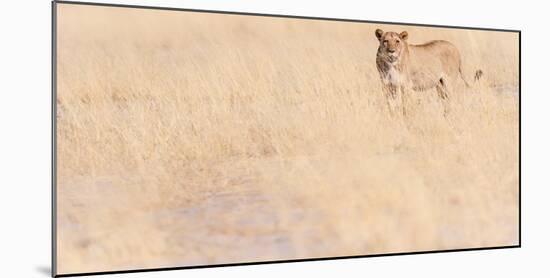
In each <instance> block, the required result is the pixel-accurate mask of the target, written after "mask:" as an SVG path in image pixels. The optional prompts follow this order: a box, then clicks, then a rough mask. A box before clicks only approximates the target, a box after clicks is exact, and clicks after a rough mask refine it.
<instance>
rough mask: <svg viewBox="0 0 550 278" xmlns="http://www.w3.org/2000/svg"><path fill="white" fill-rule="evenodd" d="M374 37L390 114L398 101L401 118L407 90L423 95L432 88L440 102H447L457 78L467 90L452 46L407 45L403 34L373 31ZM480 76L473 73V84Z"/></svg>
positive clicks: (437, 43)
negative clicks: (449, 90)
mask: <svg viewBox="0 0 550 278" xmlns="http://www.w3.org/2000/svg"><path fill="white" fill-rule="evenodd" d="M375 34H376V38H378V40H379V42H380V46H379V47H378V52H377V53H376V67H377V68H378V72H379V73H380V78H381V80H382V82H383V83H384V87H385V89H386V91H387V94H388V105H389V106H390V110H394V107H395V105H392V103H393V102H394V101H396V100H397V98H400V99H401V106H402V109H403V110H402V112H403V114H405V103H404V101H405V96H404V94H405V90H407V89H412V90H414V91H424V90H427V89H431V88H434V87H435V88H436V90H437V92H438V94H439V96H440V97H441V99H447V98H448V87H449V85H453V86H454V85H456V82H457V80H458V79H459V78H460V79H462V82H463V84H465V85H466V86H467V87H470V84H469V83H468V82H467V81H466V79H465V78H464V75H463V74H462V69H461V61H460V52H459V51H458V49H457V48H456V47H455V46H454V45H453V44H452V43H450V42H448V41H442V40H435V41H430V42H427V43H425V44H420V45H412V44H408V43H407V39H408V37H409V35H408V33H407V32H406V31H403V32H401V33H399V34H398V33H396V32H384V31H382V30H380V29H377V30H376V32H375ZM481 75H482V72H481V70H477V71H476V73H475V76H474V80H477V79H479V78H480V77H481ZM399 92H401V94H399ZM392 106H393V107H392Z"/></svg>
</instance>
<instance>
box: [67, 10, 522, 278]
mask: <svg viewBox="0 0 550 278" xmlns="http://www.w3.org/2000/svg"><path fill="white" fill-rule="evenodd" d="M376 28H383V29H385V30H395V31H400V30H407V31H408V32H409V36H410V39H409V40H410V42H411V43H422V42H425V41H427V40H431V39H445V40H449V41H451V42H452V43H454V44H455V45H456V46H457V47H458V48H459V49H460V50H461V52H462V55H463V59H464V63H465V65H464V66H465V72H466V74H467V76H468V78H469V79H470V80H471V79H472V78H473V74H474V70H475V69H477V68H481V69H483V70H484V72H485V76H484V79H483V81H482V82H481V83H480V84H477V85H476V86H475V87H474V88H472V89H471V90H467V91H463V90H462V91H461V90H454V91H453V94H452V95H451V99H450V101H449V105H450V106H451V110H450V113H449V115H448V116H447V117H443V109H442V104H441V103H440V101H439V100H438V98H437V94H436V93H435V91H433V92H432V91H426V92H423V93H417V94H415V95H414V96H413V101H411V102H409V105H410V107H408V110H409V111H411V112H410V113H409V114H408V116H407V117H406V118H395V117H391V116H390V114H389V113H388V111H387V109H386V106H385V98H384V95H383V94H382V91H381V84H380V81H379V78H378V73H377V71H376V67H375V61H374V60H375V53H376V48H377V43H378V42H377V40H376V38H375V37H374V30H375V29H376ZM518 59H519V57H518V36H517V34H513V33H500V32H486V31H466V30H456V29H440V28H419V27H411V26H395V25H375V24H364V23H344V22H327V21H317V20H297V19H283V18H267V17H252V16H235V15H220V14H198V13H188V12H170V11H155V10H136V9H121V8H107V7H90V6H75V5H69V4H60V5H58V91H57V93H58V94H57V97H58V98H57V105H58V117H57V124H58V126H57V138H58V143H57V155H58V165H57V173H58V185H57V189H58V222H57V227H58V269H59V272H60V273H72V272H88V271H106V270H122V269H128V268H145V267H166V266H187V265H194V264H215V263H233V262H245V261H263V260H279V259H297V258H312V257H332V256H341V255H358V254H374V253H388V252H408V251H421V250H441V249H451V248H469V247H486V246H499V245H512V244H517V243H518V224H519V223H518V202H517V201H518V183H519V177H518V163H519V156H518V155H519V154H518V114H519V113H518V95H517V86H518Z"/></svg>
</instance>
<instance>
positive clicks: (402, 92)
mask: <svg viewBox="0 0 550 278" xmlns="http://www.w3.org/2000/svg"><path fill="white" fill-rule="evenodd" d="M399 91H400V94H399V97H400V98H401V113H402V114H403V116H406V115H407V110H408V107H407V105H408V101H407V100H408V98H409V94H408V92H407V90H406V89H405V86H403V85H402V86H400V87H399Z"/></svg>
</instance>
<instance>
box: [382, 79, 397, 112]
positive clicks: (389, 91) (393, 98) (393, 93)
mask: <svg viewBox="0 0 550 278" xmlns="http://www.w3.org/2000/svg"><path fill="white" fill-rule="evenodd" d="M384 91H385V94H386V103H387V105H388V110H389V111H390V114H391V115H395V114H396V113H397V112H398V110H399V100H398V97H399V94H398V93H399V92H398V87H397V86H395V85H392V84H388V85H386V86H384Z"/></svg>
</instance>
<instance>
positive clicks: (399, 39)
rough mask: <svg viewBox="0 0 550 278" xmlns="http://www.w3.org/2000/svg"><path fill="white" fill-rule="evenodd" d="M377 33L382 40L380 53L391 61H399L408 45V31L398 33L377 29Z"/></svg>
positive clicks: (377, 36)
mask: <svg viewBox="0 0 550 278" xmlns="http://www.w3.org/2000/svg"><path fill="white" fill-rule="evenodd" d="M375 34H376V38H378V41H379V42H380V46H379V47H378V55H380V56H382V58H384V59H386V60H387V61H389V62H391V63H394V62H397V61H398V60H399V58H400V57H401V55H402V54H403V53H404V52H405V50H406V47H407V38H408V36H409V34H408V33H407V31H403V32H401V33H399V34H398V33H396V32H384V31H382V30H380V29H376V32H375Z"/></svg>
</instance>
